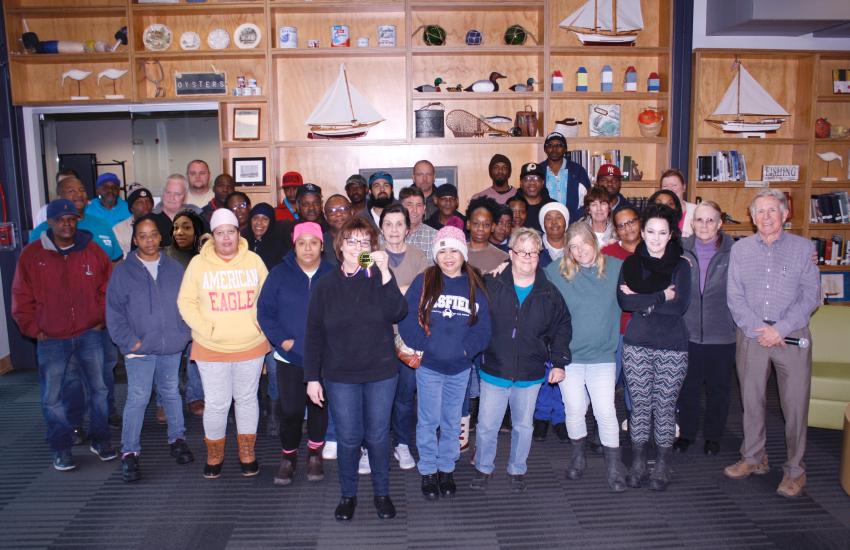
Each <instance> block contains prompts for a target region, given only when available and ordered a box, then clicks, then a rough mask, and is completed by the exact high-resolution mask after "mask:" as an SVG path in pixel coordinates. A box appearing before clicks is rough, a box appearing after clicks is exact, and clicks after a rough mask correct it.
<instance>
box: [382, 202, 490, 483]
mask: <svg viewBox="0 0 850 550" xmlns="http://www.w3.org/2000/svg"><path fill="white" fill-rule="evenodd" d="M476 200H490V201H492V200H493V199H476ZM493 202H495V201H493ZM473 213H474V212H473ZM467 254H468V253H467V246H466V240H465V238H464V235H463V231H461V230H460V229H458V228H456V227H451V226H445V227H443V228H442V229H440V231H438V232H437V235H436V236H435V237H434V262H435V264H436V265H434V266H431V267H429V268H428V269H426V270H425V272H424V273H423V274H421V275H419V276H417V277H416V279H414V280H413V283H412V284H411V285H410V289H409V291H408V292H407V295H406V299H407V309H408V312H409V314H408V315H407V317H406V318H405V319H404V320H403V321H402V322H401V323H399V327H398V329H399V334H400V335H401V337H402V339H403V340H404V342H405V343H406V344H407V345H408V346H410V347H411V348H413V349H416V350H422V351H423V352H424V354H423V356H422V366H421V367H419V369H418V370H417V371H416V389H417V391H418V392H419V400H418V408H417V418H418V420H417V423H416V446H417V448H418V449H419V464H418V467H419V473H420V474H421V475H422V494H423V495H424V496H425V498H427V499H437V498H439V496H440V495H442V496H443V497H453V496H454V494H455V491H456V486H455V482H454V470H455V462H456V461H457V459H458V457H459V456H460V447H459V446H458V438H459V436H460V420H461V408H462V406H463V400H464V397H465V396H466V387H467V384H468V383H469V376H470V370H471V367H472V359H473V358H474V357H475V356H476V355H478V354H479V353H481V352H482V351H484V348H486V347H487V344H488V343H489V341H490V332H491V326H490V311H489V307H488V303H487V292H486V290H485V286H484V281H483V279H482V278H481V275H480V274H479V273H478V271H477V270H476V269H475V268H474V267H472V266H471V265H470V264H469V263H468V262H467ZM414 312H415V313H414ZM437 428H439V430H440V437H439V440H438V438H437Z"/></svg>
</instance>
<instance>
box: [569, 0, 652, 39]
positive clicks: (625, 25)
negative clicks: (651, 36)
mask: <svg viewBox="0 0 850 550" xmlns="http://www.w3.org/2000/svg"><path fill="white" fill-rule="evenodd" d="M558 26H559V27H561V28H562V29H567V30H570V31H573V32H574V33H575V34H576V37H577V38H578V39H579V40H580V41H581V43H582V44H584V45H588V46H592V45H599V46H631V45H633V44H634V42H635V39H636V38H637V35H638V33H639V32H640V31H641V30H643V16H642V15H641V11H640V0H589V1H588V2H586V3H585V4H584V5H583V6H582V7H580V8H579V9H578V10H576V11H575V12H574V13H572V14H571V15H570V16H569V17H567V18H566V19H564V20H563V21H561V23H560V24H559V25H558Z"/></svg>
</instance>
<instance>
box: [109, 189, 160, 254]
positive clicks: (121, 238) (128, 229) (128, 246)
mask: <svg viewBox="0 0 850 550" xmlns="http://www.w3.org/2000/svg"><path fill="white" fill-rule="evenodd" d="M127 206H128V207H129V208H130V213H131V216H130V217H129V218H127V219H125V220H123V221H120V222H118V223H116V224H115V225H114V226H112V232H113V233H115V237H116V238H117V239H118V245H119V246H120V247H121V251H122V252H124V257H125V258H126V257H127V254H129V253H130V250H132V249H133V248H134V246H133V224H134V223H136V220H138V219H139V218H141V217H142V216H147V215H148V214H150V215H151V217H152V218H153V220H154V222H155V223H156V228H157V230H158V231H159V234H160V235H161V237H162V242H161V243H160V246H163V247H166V246H168V245H170V244H171V220H170V219H168V216H166V215H165V214H163V213H161V212H160V213H159V214H152V213H151V212H152V210H153V195H151V192H150V191H148V190H147V189H145V188H144V187H136V188H135V189H133V191H132V192H131V193H130V195H129V196H128V197H127Z"/></svg>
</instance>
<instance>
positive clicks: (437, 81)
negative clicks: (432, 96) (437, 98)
mask: <svg viewBox="0 0 850 550" xmlns="http://www.w3.org/2000/svg"><path fill="white" fill-rule="evenodd" d="M443 82H444V80H443V79H442V78H440V77H437V78H435V79H434V85H433V86H432V85H430V84H423V85H421V86H417V87H415V88H413V89H414V90H416V91H417V92H439V91H440V84H442V83H443Z"/></svg>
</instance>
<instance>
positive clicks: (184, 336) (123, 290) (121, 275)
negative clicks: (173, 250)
mask: <svg viewBox="0 0 850 550" xmlns="http://www.w3.org/2000/svg"><path fill="white" fill-rule="evenodd" d="M182 280H183V266H182V265H180V264H179V263H177V261H176V260H174V259H172V258H169V257H168V256H166V255H165V254H163V253H160V255H159V262H158V267H157V275H156V279H155V280H154V278H153V277H151V274H150V272H148V270H147V269H146V268H145V266H144V265H143V264H142V262H141V261H140V260H139V256H138V254H137V252H131V253H130V254H129V255H128V256H127V258H126V259H125V260H124V261H123V262H121V263H119V264H118V265H117V266H115V270H114V271H113V273H112V278H111V279H110V280H109V288H108V289H107V291H106V326H107V327H108V328H109V336H111V337H112V341H113V342H115V344H116V345H117V346H118V348H119V349H120V350H121V353H123V354H124V355H127V354H129V353H135V354H138V355H171V354H174V353H180V352H182V351H183V350H184V349H185V348H186V344H188V343H189V338H190V333H189V327H188V326H186V323H185V322H184V321H183V318H182V317H180V312H179V311H177V292H178V291H179V290H180V283H181V281H182ZM136 342H141V343H142V346H141V347H140V348H139V349H137V350H133V349H132V348H133V346H135V345H136Z"/></svg>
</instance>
